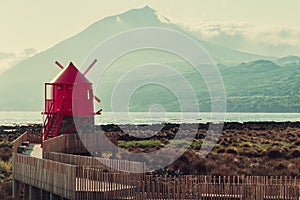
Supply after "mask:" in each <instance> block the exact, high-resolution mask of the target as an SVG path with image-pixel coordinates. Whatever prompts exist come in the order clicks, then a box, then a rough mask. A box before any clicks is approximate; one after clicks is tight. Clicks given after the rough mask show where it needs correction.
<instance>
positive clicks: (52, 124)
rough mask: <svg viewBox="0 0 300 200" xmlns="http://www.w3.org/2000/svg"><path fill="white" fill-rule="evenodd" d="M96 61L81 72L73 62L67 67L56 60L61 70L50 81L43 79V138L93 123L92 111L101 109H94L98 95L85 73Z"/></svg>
mask: <svg viewBox="0 0 300 200" xmlns="http://www.w3.org/2000/svg"><path fill="white" fill-rule="evenodd" d="M96 62H97V60H95V61H94V62H93V63H92V64H91V65H90V66H89V67H88V68H87V70H86V71H85V72H84V73H81V72H80V71H79V70H78V69H77V68H76V67H75V66H74V64H73V63H72V62H71V63H70V64H69V65H68V66H67V67H64V66H62V65H61V64H60V63H59V62H57V61H56V62H55V63H56V64H57V65H58V66H59V67H60V68H61V69H62V71H61V72H60V73H59V74H58V75H57V76H56V77H55V78H54V79H53V80H52V81H51V83H45V111H44V112H42V114H43V116H44V117H43V118H44V120H43V127H42V131H41V136H42V142H43V141H45V140H47V139H48V138H51V137H56V136H58V135H60V134H69V133H71V132H73V131H75V130H76V129H77V128H79V127H80V126H86V127H85V128H87V129H92V128H93V127H94V115H96V114H101V110H99V111H98V112H96V113H94V104H93V99H95V100H96V101H98V102H100V99H99V98H97V97H96V96H94V95H93V88H92V83H91V82H89V81H88V80H87V79H86V78H85V75H86V74H87V73H88V71H89V70H90V69H91V68H92V67H93V66H94V64H95V63H96ZM74 120H76V123H74Z"/></svg>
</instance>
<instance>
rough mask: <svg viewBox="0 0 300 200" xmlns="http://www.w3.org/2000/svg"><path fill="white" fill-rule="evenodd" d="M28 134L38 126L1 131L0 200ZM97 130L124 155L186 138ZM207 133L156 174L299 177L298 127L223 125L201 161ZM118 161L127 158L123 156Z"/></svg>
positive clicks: (169, 131) (202, 130)
mask: <svg viewBox="0 0 300 200" xmlns="http://www.w3.org/2000/svg"><path fill="white" fill-rule="evenodd" d="M153 126H155V125H153ZM134 127H135V126H132V125H130V126H128V129H131V130H133V129H134ZM150 128H151V127H150ZM28 129H29V130H32V129H39V127H38V126H21V127H19V126H16V127H0V172H1V173H0V199H9V198H11V197H10V196H11V192H12V181H11V180H12V176H11V170H12V165H11V147H12V141H13V140H14V139H16V138H17V137H18V136H19V135H20V133H23V132H24V131H25V130H28ZM98 129H100V127H98ZM101 129H103V130H105V131H106V134H107V135H116V134H117V135H118V137H119V140H118V145H119V146H120V147H122V148H124V149H127V150H128V151H134V152H150V151H155V150H157V149H160V148H163V147H164V146H165V145H166V144H169V143H170V142H171V141H172V142H171V144H172V145H174V147H175V148H178V147H185V146H187V144H188V143H187V142H186V141H185V140H184V139H176V140H172V139H173V138H174V137H175V135H176V134H177V130H178V125H170V124H169V125H166V126H165V127H164V128H163V129H162V130H161V131H160V132H159V133H157V134H156V135H153V136H151V137H149V138H145V139H138V138H136V137H134V136H132V135H128V134H125V133H124V132H122V131H121V130H120V128H119V127H117V126H114V125H106V126H101ZM206 130H207V125H205V124H204V125H200V126H199V129H198V131H197V134H196V135H195V139H194V141H193V143H192V145H191V146H189V147H188V150H187V151H186V152H185V153H184V154H183V155H182V156H181V157H180V158H179V159H177V160H176V161H175V162H174V163H172V164H171V165H169V166H167V167H165V168H164V169H162V170H160V171H156V172H155V173H160V174H175V175H180V174H211V175H222V176H223V175H272V176H285V175H287V176H297V177H300V123H244V124H239V123H228V124H225V127H224V130H223V132H222V135H221V137H220V138H219V141H218V143H217V144H216V145H215V147H214V149H213V151H212V152H210V153H209V154H208V155H207V156H206V157H205V158H201V159H200V158H199V156H198V155H199V152H201V150H200V149H201V145H202V143H203V138H205V137H206V134H207V133H206ZM181 134H183V135H184V134H187V135H188V134H191V131H189V130H186V131H183V132H182V133H181ZM183 138H184V137H183ZM119 157H120V158H123V159H126V158H127V157H126V155H125V154H124V155H119ZM157 159H160V158H157Z"/></svg>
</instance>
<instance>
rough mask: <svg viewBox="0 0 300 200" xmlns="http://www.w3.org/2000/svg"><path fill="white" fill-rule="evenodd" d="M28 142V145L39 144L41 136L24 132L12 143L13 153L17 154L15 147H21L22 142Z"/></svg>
mask: <svg viewBox="0 0 300 200" xmlns="http://www.w3.org/2000/svg"><path fill="white" fill-rule="evenodd" d="M25 141H28V142H30V143H34V144H39V143H40V142H41V136H40V135H37V134H33V133H31V132H29V131H25V132H24V133H23V134H22V135H21V136H20V137H18V138H17V139H15V140H14V141H13V149H12V151H13V152H14V153H17V147H18V146H21V145H22V143H23V142H25Z"/></svg>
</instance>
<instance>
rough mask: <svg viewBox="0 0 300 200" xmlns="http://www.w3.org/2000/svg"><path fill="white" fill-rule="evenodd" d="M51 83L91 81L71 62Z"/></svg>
mask: <svg viewBox="0 0 300 200" xmlns="http://www.w3.org/2000/svg"><path fill="white" fill-rule="evenodd" d="M51 83H60V84H64V83H65V84H67V83H68V84H73V83H91V82H90V81H89V80H87V79H86V78H85V76H84V75H83V74H82V73H81V72H80V71H79V70H78V69H77V68H76V67H75V66H74V64H73V63H72V62H70V64H69V66H68V67H65V68H64V69H63V70H62V71H61V72H60V73H59V74H58V75H57V76H56V77H55V78H54V79H53V80H52V81H51Z"/></svg>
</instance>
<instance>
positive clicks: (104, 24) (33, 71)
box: [0, 7, 298, 111]
mask: <svg viewBox="0 0 300 200" xmlns="http://www.w3.org/2000/svg"><path fill="white" fill-rule="evenodd" d="M141 27H162V28H169V29H173V30H177V31H179V32H182V33H185V34H188V35H189V36H190V37H192V38H193V39H195V40H196V41H198V42H199V43H200V44H201V45H203V47H204V48H205V49H206V50H207V51H208V53H209V54H210V55H211V56H212V58H213V59H214V61H216V62H218V63H225V65H223V66H224V70H225V71H224V72H223V71H222V73H225V76H227V77H228V79H229V80H231V79H233V80H236V82H234V81H233V82H231V81H228V84H229V85H227V82H226V83H225V84H226V85H225V86H226V89H227V88H231V87H232V86H231V85H230V84H233V85H235V84H237V85H239V83H238V80H240V78H234V77H235V76H237V77H239V76H240V77H243V78H244V79H249V78H247V76H243V75H241V74H243V73H246V72H245V71H243V69H244V68H247V66H246V65H247V64H246V65H243V64H242V65H241V66H236V65H237V64H238V63H241V62H250V61H253V60H259V59H267V58H266V57H264V56H259V55H253V54H248V53H244V52H240V51H236V50H233V49H229V48H226V47H221V46H217V45H213V44H210V43H207V42H205V41H201V40H199V39H197V38H195V37H193V36H192V35H191V34H190V33H189V32H187V31H185V30H182V29H181V28H179V27H178V26H177V25H175V24H171V23H169V22H168V20H167V19H165V20H164V22H162V21H161V17H158V15H157V14H156V11H155V10H153V9H151V8H150V7H145V8H142V9H133V10H130V11H127V12H125V13H123V14H119V15H116V16H111V17H106V18H104V19H102V20H100V21H98V22H96V23H94V24H92V25H91V26H89V27H88V28H86V29H85V30H83V31H82V32H80V33H78V34H76V35H74V36H73V37H70V38H69V39H67V40H65V41H62V42H60V43H58V44H57V45H55V46H53V47H51V48H49V49H48V50H46V51H44V52H41V53H39V54H36V55H35V56H33V57H31V58H29V59H27V60H25V61H22V62H21V63H19V64H17V65H16V66H15V67H13V68H12V69H10V70H8V71H6V72H5V73H3V74H1V75H0V91H1V93H2V94H3V95H2V96H1V97H2V98H0V109H1V110H42V107H43V90H44V86H43V83H44V82H47V81H50V80H52V78H53V77H54V76H55V75H56V74H57V73H58V72H59V71H60V69H59V68H58V67H56V66H55V65H54V62H55V61H56V60H58V61H60V62H61V63H62V64H64V65H67V64H68V62H70V61H73V62H74V63H75V64H77V66H79V64H80V63H81V62H82V61H83V60H84V58H85V57H86V56H87V55H88V54H89V52H90V51H91V50H92V49H93V48H94V47H95V46H96V45H97V44H99V43H100V42H102V41H104V40H105V39H107V38H109V37H111V36H112V35H114V34H117V33H120V32H122V31H126V30H130V29H132V28H141ZM148 62H157V63H172V64H173V65H174V66H175V68H177V69H180V70H182V73H183V74H184V75H185V76H186V77H187V78H189V80H191V82H193V83H192V85H193V86H195V88H196V89H195V90H196V91H197V92H198V93H199V95H198V98H199V101H200V103H201V105H203V106H204V107H205V109H204V110H207V109H209V106H210V104H209V101H208V100H207V99H208V98H209V95H208V94H207V89H206V86H205V84H204V83H203V81H201V80H200V81H198V80H197V77H195V76H193V72H192V71H188V70H186V69H188V67H187V66H186V64H185V63H183V61H182V60H177V59H176V58H174V56H172V55H168V54H164V53H161V52H153V51H142V52H139V53H136V54H132V55H128V57H127V58H124V59H120V61H119V63H117V64H116V65H115V68H113V69H112V70H111V72H110V75H111V76H108V77H107V84H108V87H107V89H106V91H97V95H99V96H100V97H101V98H102V99H104V100H103V106H104V107H105V108H106V110H108V109H110V104H109V103H110V102H108V99H106V96H107V94H108V93H109V92H110V89H111V88H112V85H111V84H112V83H111V81H113V80H114V78H115V77H117V75H120V74H121V72H122V70H123V71H124V70H125V68H126V67H127V66H136V65H139V64H143V63H148ZM273 64H274V63H271V61H265V62H264V63H261V62H259V65H258V63H252V64H251V63H250V64H249V65H253V66H252V67H251V68H252V69H253V70H254V71H255V72H257V73H258V76H257V77H258V78H262V79H264V75H265V73H266V71H265V70H267V71H268V70H269V68H270V70H271V69H272V68H273V67H274V68H277V67H279V66H276V64H274V65H273ZM266 65H267V67H266ZM239 67H241V68H243V69H242V71H240V70H241V69H240V68H239ZM279 68H280V67H279ZM221 69H222V70H223V67H222V68H221ZM261 69H264V70H262V71H260V70H261ZM226 70H229V71H226ZM230 70H232V71H231V72H230ZM274 70H275V69H274ZM286 70H288V69H286ZM294 70H297V69H294ZM275 71H276V70H275ZM279 71H280V70H279ZM297 73H298V72H297ZM231 74H233V75H234V77H232V76H231ZM294 74H295V73H294ZM279 75H282V74H280V73H279ZM288 76H289V75H288ZM227 77H225V80H226V79H227ZM257 77H250V78H254V79H256V78H257ZM293 80H294V79H293ZM170 81H172V80H171V79H170ZM109 84H110V85H109ZM291 84H294V82H293V83H291ZM235 89H236V88H235V87H233V90H235ZM241 90H242V89H241ZM251 91H253V92H255V89H253V90H251ZM146 92H151V93H149V94H153V93H156V94H157V95H162V96H164V94H165V91H164V90H160V89H157V88H156V89H155V90H154V89H153V88H151V87H150V88H148V89H146V90H145V91H144V92H141V93H137V94H136V97H137V98H136V99H135V100H133V102H132V107H133V108H134V110H140V109H141V108H144V107H145V106H143V105H142V103H143V102H145V98H144V99H143V98H142V97H144V96H145V93H146ZM227 92H228V93H229V94H233V93H234V92H233V91H231V90H229V91H227ZM256 92H259V91H256ZM275 93H276V92H275ZM234 95H235V96H237V95H238V94H237V93H234ZM204 97H205V98H204ZM201 98H202V100H200V99H201ZM154 100H155V99H154ZM154 100H153V101H154ZM162 101H163V102H164V103H165V104H167V105H168V106H167V107H168V110H169V111H172V110H173V111H174V110H176V109H175V108H174V105H177V104H176V102H174V98H171V97H170V96H166V97H165V98H164V99H162ZM149 103H153V102H149ZM229 110H231V111H235V110H234V109H233V110H232V109H231V107H230V109H229ZM244 110H247V108H245V109H244ZM239 111H241V110H239Z"/></svg>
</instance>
